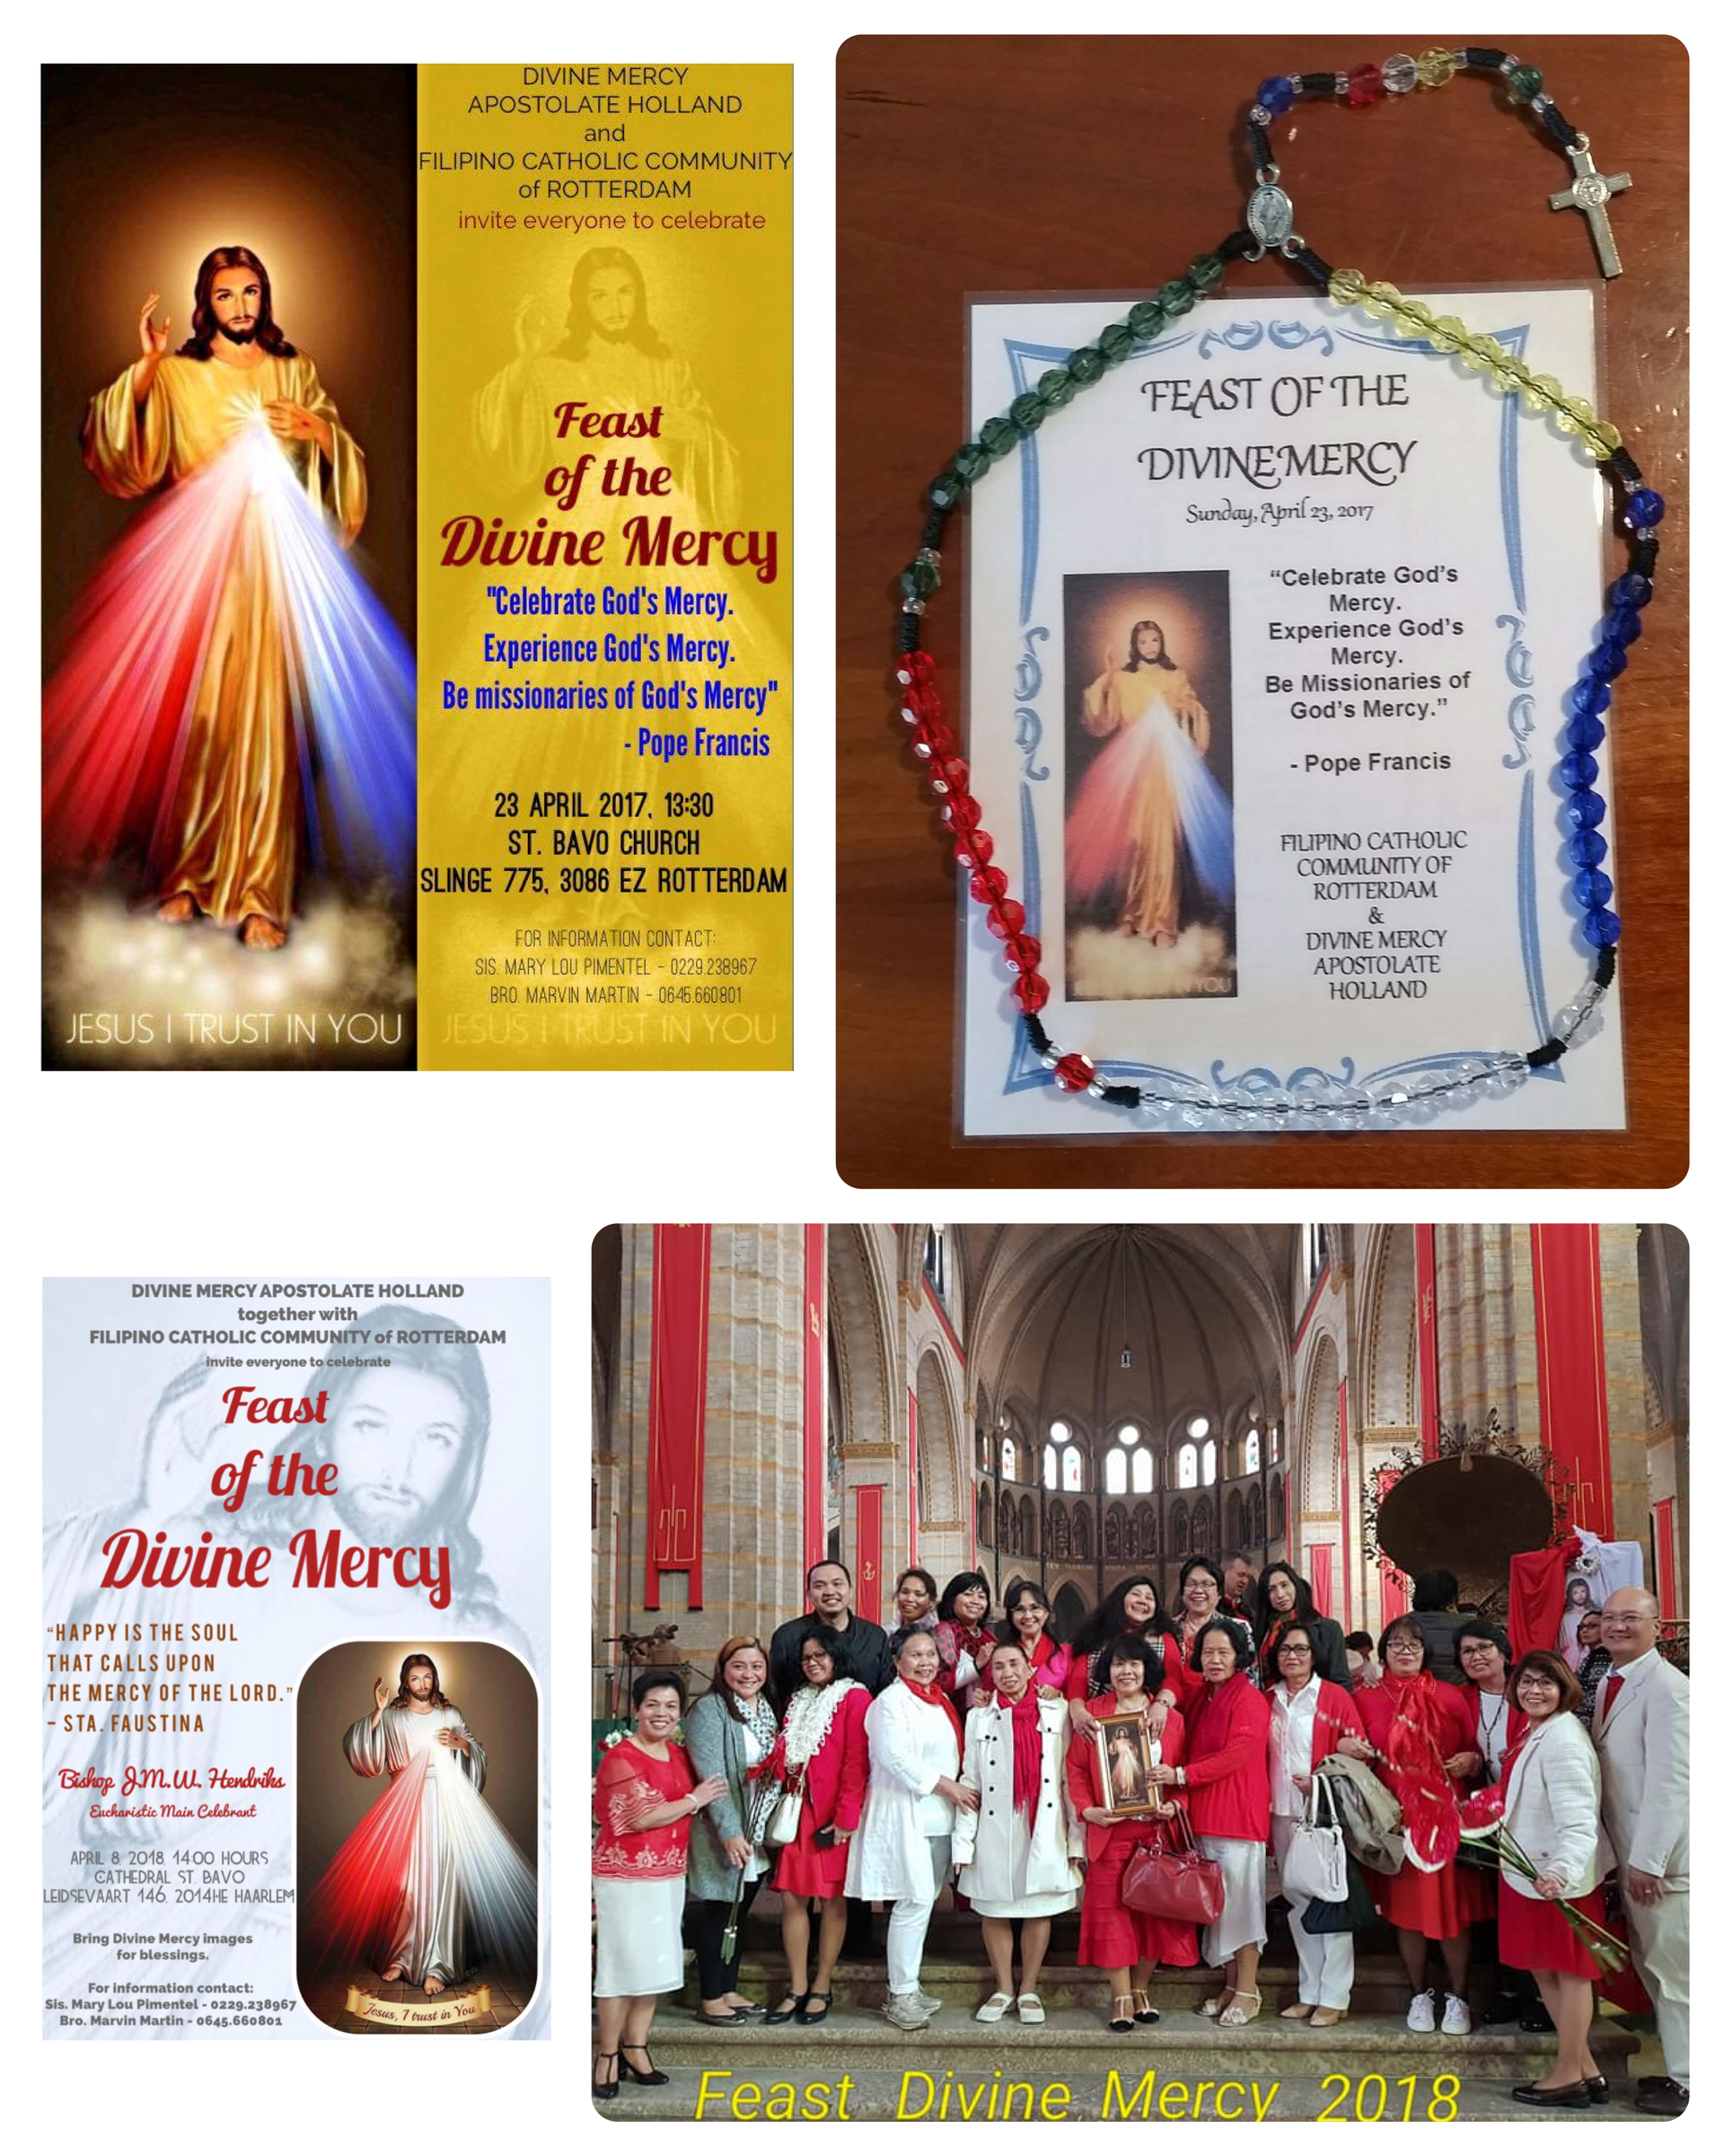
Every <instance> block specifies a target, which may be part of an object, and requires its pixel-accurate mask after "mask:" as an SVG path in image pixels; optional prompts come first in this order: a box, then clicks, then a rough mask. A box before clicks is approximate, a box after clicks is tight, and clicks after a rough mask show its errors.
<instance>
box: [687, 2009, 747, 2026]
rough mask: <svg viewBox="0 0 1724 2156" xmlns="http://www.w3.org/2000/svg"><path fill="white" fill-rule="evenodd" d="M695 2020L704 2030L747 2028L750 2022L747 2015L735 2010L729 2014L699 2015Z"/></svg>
mask: <svg viewBox="0 0 1724 2156" xmlns="http://www.w3.org/2000/svg"><path fill="white" fill-rule="evenodd" d="M694 2018H695V2020H697V2021H698V2022H699V2024H700V2026H701V2028H747V2026H748V2022H749V2016H748V2015H747V2014H739V2013H737V2012H735V2011H734V2010H733V2011H731V2012H730V2013H727V2014H700V2013H698V2014H696V2015H695V2017H694Z"/></svg>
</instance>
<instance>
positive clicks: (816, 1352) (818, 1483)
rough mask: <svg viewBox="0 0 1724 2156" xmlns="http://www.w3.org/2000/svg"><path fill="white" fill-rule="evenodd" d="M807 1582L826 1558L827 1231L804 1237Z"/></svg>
mask: <svg viewBox="0 0 1724 2156" xmlns="http://www.w3.org/2000/svg"><path fill="white" fill-rule="evenodd" d="M802 1305H803V1316H802V1576H803V1578H804V1580H806V1579H807V1577H808V1574H809V1573H810V1571H813V1569H814V1566H815V1565H817V1564H818V1563H819V1562H821V1560H822V1558H823V1557H824V1556H825V1554H826V1228H825V1224H824V1222H822V1223H821V1224H820V1225H818V1226H814V1225H810V1226H809V1227H807V1228H804V1229H803V1231H802Z"/></svg>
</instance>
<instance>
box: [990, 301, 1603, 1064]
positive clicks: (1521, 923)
mask: <svg viewBox="0 0 1724 2156" xmlns="http://www.w3.org/2000/svg"><path fill="white" fill-rule="evenodd" d="M1529 330H1530V325H1528V324H1526V323H1524V322H1523V323H1522V324H1521V325H1520V326H1519V327H1518V328H1516V329H1511V330H1497V331H1495V332H1494V334H1495V336H1496V339H1497V341H1498V342H1499V343H1500V345H1501V346H1502V348H1503V349H1504V350H1505V351H1507V352H1511V353H1513V354H1514V355H1515V356H1516V357H1517V358H1520V357H1524V356H1525V355H1526V342H1527V338H1528V335H1529ZM1265 338H1267V339H1268V340H1269V342H1270V343H1271V344H1272V345H1274V346H1275V347H1277V348H1279V349H1280V350H1282V351H1293V350H1297V349H1298V348H1300V347H1302V346H1305V345H1307V344H1320V345H1321V347H1322V348H1323V350H1324V352H1325V353H1333V350H1334V347H1335V342H1336V340H1337V339H1339V340H1341V341H1342V342H1345V343H1349V344H1356V345H1366V346H1368V347H1370V348H1373V349H1375V350H1378V351H1384V350H1387V351H1393V352H1395V353H1403V354H1405V353H1410V354H1412V355H1414V356H1423V357H1425V358H1427V359H1447V358H1450V357H1452V356H1453V355H1451V354H1447V353H1442V352H1438V350H1437V348H1435V346H1433V345H1431V344H1429V343H1427V342H1426V341H1425V340H1424V339H1416V338H1415V339H1403V338H1399V337H1394V336H1391V335H1390V334H1389V333H1388V332H1386V331H1381V330H1379V331H1377V332H1375V333H1368V332H1365V331H1362V330H1350V329H1347V328H1344V327H1342V326H1341V324H1340V323H1338V322H1321V321H1320V322H1316V323H1307V322H1302V321H1268V320H1265V321H1233V322H1230V323H1228V324H1227V327H1226V328H1225V329H1218V330H1215V329H1212V330H1204V331H1203V332H1202V334H1201V338H1200V336H1199V333H1198V332H1197V331H1196V330H1183V331H1182V332H1180V334H1178V335H1177V336H1174V337H1161V338H1157V339H1154V340H1153V341H1152V342H1150V343H1147V344H1146V343H1139V344H1136V345H1134V346H1133V347H1132V348H1131V350H1130V353H1129V354H1128V355H1127V357H1128V358H1130V359H1139V358H1142V357H1143V356H1145V355H1146V354H1148V353H1151V352H1154V353H1156V354H1157V355H1160V354H1163V353H1167V352H1172V351H1175V350H1177V349H1178V348H1180V347H1181V346H1183V345H1189V344H1192V343H1195V344H1196V346H1197V356H1198V357H1200V358H1205V359H1207V358H1208V357H1209V356H1210V355H1211V353H1213V352H1214V351H1215V350H1217V349H1218V348H1223V349H1226V350H1227V351H1229V352H1244V351H1250V350H1253V349H1254V348H1255V347H1256V346H1258V345H1259V344H1261V343H1262V341H1263V340H1264V339H1265ZM1074 349H1076V348H1075V347H1072V346H1068V345H1049V344H1029V343H1025V342H1023V341H1021V340H1019V339H1016V338H1010V337H1008V338H1007V339H1004V340H1003V350H1004V353H1005V356H1006V360H1007V365H1008V367H1009V368H1010V371H1011V379H1012V395H1013V396H1014V397H1015V398H1016V397H1019V396H1022V395H1023V394H1024V392H1025V391H1026V390H1028V389H1029V388H1030V386H1031V379H1032V378H1031V374H1030V370H1031V368H1032V367H1034V369H1035V370H1036V372H1037V373H1038V374H1039V373H1040V372H1041V370H1042V368H1044V367H1050V366H1064V365H1067V364H1068V363H1069V360H1070V358H1071V355H1072V352H1073V350H1074ZM1516 422H1517V405H1516V400H1514V399H1513V398H1512V397H1505V398H1503V400H1502V420H1501V427H1500V436H1499V442H1498V453H1497V484H1498V509H1499V513H1500V518H1501V524H1502V543H1503V553H1504V558H1505V562H1506V567H1507V569H1508V587H1509V592H1510V594H1511V596H1512V599H1513V603H1514V612H1511V613H1510V612H1505V613H1501V614H1499V615H1498V617H1497V627H1498V628H1499V629H1506V630H1507V631H1508V639H1509V640H1508V648H1507V650H1506V651H1505V653H1504V655H1503V668H1504V673H1505V676H1506V678H1507V681H1508V686H1509V688H1510V690H1511V691H1512V693H1511V695H1510V698H1509V701H1508V708H1507V713H1506V717H1507V724H1508V734H1509V738H1510V741H1511V742H1512V744H1513V750H1512V752H1511V753H1509V754H1506V755H1505V756H1504V757H1503V759H1502V761H1503V765H1504V768H1505V769H1506V770H1510V771H1515V770H1518V771H1520V772H1521V773H1522V778H1521V797H1520V807H1519V814H1518V817H1517V837H1516V846H1515V902H1516V914H1517V928H1518V932H1519V943H1520V956H1521V967H1522V972H1523V973H1524V975H1525V979H1526V1001H1527V1010H1528V1016H1529V1018H1530V1021H1531V1024H1532V1026H1533V1029H1534V1037H1535V1038H1536V1039H1538V1040H1544V1038H1545V1037H1546V1036H1547V1034H1549V1032H1550V1018H1549V1009H1548V1006H1547V1003H1546V1000H1545V993H1544V959H1543V952H1542V948H1541V942H1540V935H1539V927H1538V891H1537V882H1536V875H1535V867H1536V841H1537V833H1536V828H1535V827H1536V814H1535V810H1536V800H1535V792H1534V786H1533V771H1532V769H1531V758H1530V756H1529V754H1528V752H1527V747H1526V744H1527V743H1528V741H1529V740H1530V739H1531V737H1532V736H1533V735H1534V734H1535V732H1536V731H1537V720H1536V700H1535V696H1534V695H1533V692H1532V691H1533V656H1532V652H1531V649H1530V647H1528V646H1527V645H1526V642H1525V640H1524V638H1523V637H1522V634H1521V632H1522V630H1523V629H1525V627H1526V562H1525V557H1524V554H1523V550H1522V544H1521V513H1520V465H1519V432H1518V428H1517V423H1516ZM1018 461H1019V466H1020V492H1021V503H1022V509H1021V519H1022V521H1021V530H1022V568H1021V572H1020V575H1019V579H1018V626H1019V630H1020V634H1021V649H1020V651H1019V653H1018V655H1017V656H1016V660H1015V662H1014V664H1015V675H1016V678H1015V682H1014V691H1015V697H1014V739H1015V742H1016V747H1017V749H1018V752H1019V753H1020V754H1021V755H1022V757H1023V759H1024V768H1023V770H1022V772H1021V774H1020V777H1019V780H1018V812H1019V819H1020V823H1021V826H1022V832H1023V847H1024V871H1023V880H1022V890H1023V905H1024V911H1025V916H1026V919H1027V927H1028V928H1029V931H1030V932H1031V933H1032V934H1034V935H1040V934H1041V929H1040V926H1039V924H1040V921H1041V914H1042V860H1041V847H1040V840H1039V838H1038V834H1037V831H1036V815H1035V795H1034V791H1033V789H1034V788H1035V787H1036V786H1039V785H1041V784H1042V782H1043V781H1045V780H1046V779H1048V778H1049V777H1050V776H1051V772H1050V767H1049V766H1048V765H1046V764H1045V763H1040V764H1039V763H1038V761H1037V757H1038V753H1039V751H1040V749H1041V745H1042V740H1043V739H1044V737H1045V735H1046V725H1045V722H1044V721H1043V719H1042V714H1041V712H1040V710H1039V709H1038V708H1037V704H1038V700H1039V699H1040V697H1041V694H1042V688H1043V686H1044V684H1045V675H1044V673H1043V669H1042V662H1041V656H1040V654H1039V651H1038V649H1037V647H1038V646H1040V645H1042V644H1044V643H1045V642H1046V641H1047V640H1048V638H1049V636H1050V634H1051V631H1050V630H1049V629H1048V628H1047V627H1046V625H1045V624H1044V623H1040V622H1033V621H1032V620H1031V615H1032V612H1034V603H1035V583H1036V576H1037V573H1038V570H1039V568H1040V560H1041V545H1042V468H1041V459H1040V454H1039V451H1038V444H1037V437H1036V436H1035V435H1034V434H1030V435H1026V436H1025V437H1024V441H1023V444H1022V447H1021V450H1020V453H1019V460H1018ZM980 947H981V946H977V948H978V949H980ZM988 947H989V948H990V951H991V939H988ZM1010 1039H1011V1050H1010V1052H1009V1054H1008V1056H1007V1067H1006V1073H1005V1083H1004V1085H1003V1087H1002V1088H1001V1090H1002V1092H1004V1093H1006V1094H1013V1093H1022V1092H1025V1091H1026V1090H1027V1089H1029V1088H1030V1087H1037V1086H1047V1085H1051V1083H1052V1079H1051V1076H1050V1074H1049V1073H1048V1072H1047V1071H1046V1070H1044V1069H1042V1060H1041V1058H1040V1057H1039V1056H1038V1055H1037V1054H1036V1053H1035V1052H1034V1049H1033V1048H1032V1047H1031V1045H1030V1041H1029V1036H1028V1034H1026V1033H1025V1029H1024V1027H1023V1026H1022V1025H1014V1026H1013V1027H1012V1029H1011V1034H1010ZM1495 1046H1496V1047H1500V1043H1496V1044H1495ZM1491 1052H1494V1049H1483V1048H1475V1049H1456V1050H1451V1051H1448V1052H1445V1053H1443V1054H1441V1055H1435V1056H1421V1057H1412V1058H1410V1059H1409V1060H1406V1061H1404V1062H1400V1063H1387V1064H1385V1065H1383V1066H1382V1067H1381V1068H1380V1069H1376V1070H1368V1071H1366V1072H1364V1073H1363V1074H1362V1075H1361V1074H1360V1072H1359V1064H1358V1060H1357V1059H1356V1058H1355V1057H1353V1056H1350V1055H1341V1056H1337V1057H1336V1058H1335V1059H1334V1068H1333V1069H1326V1068H1324V1067H1323V1066H1319V1065H1315V1064H1302V1065H1300V1066H1299V1068H1298V1069H1294V1070H1289V1071H1288V1072H1287V1073H1286V1074H1285V1075H1282V1074H1280V1073H1278V1072H1276V1071H1272V1070H1270V1069H1266V1068H1264V1067H1262V1066H1254V1067H1253V1068H1251V1069H1245V1070H1239V1071H1228V1070H1227V1069H1226V1068H1225V1066H1224V1065H1223V1064H1222V1063H1221V1062H1219V1061H1217V1062H1214V1063H1212V1064H1210V1066H1209V1070H1208V1072H1207V1073H1205V1074H1204V1075H1202V1076H1201V1077H1200V1076H1199V1075H1198V1074H1197V1073H1195V1072H1192V1071H1189V1070H1181V1069H1176V1068H1175V1067H1174V1066H1173V1065H1172V1064H1165V1063H1131V1062H1122V1061H1120V1060H1118V1059H1117V1058H1114V1057H1112V1056H1110V1057H1108V1058H1107V1059H1106V1068H1107V1074H1108V1076H1109V1077H1110V1078H1126V1079H1137V1080H1139V1081H1140V1082H1142V1081H1148V1080H1154V1081H1157V1082H1158V1083H1162V1084H1179V1083H1183V1084H1187V1085H1209V1086H1214V1087H1221V1086H1239V1087H1245V1088H1247V1089H1249V1090H1251V1091H1253V1092H1257V1091H1267V1090H1269V1089H1271V1088H1273V1087H1295V1086H1297V1085H1298V1084H1299V1082H1300V1081H1301V1080H1302V1079H1306V1078H1316V1077H1323V1078H1328V1079H1329V1080H1330V1081H1331V1082H1332V1083H1333V1084H1335V1085H1344V1086H1357V1085H1363V1084H1365V1083H1368V1081H1369V1080H1370V1079H1372V1078H1404V1077H1412V1076H1414V1075H1419V1074H1423V1073H1426V1072H1442V1071H1447V1070H1449V1069H1452V1068H1453V1067H1454V1066H1456V1064H1458V1063H1461V1062H1463V1061H1465V1060H1467V1059H1469V1058H1474V1059H1476V1058H1478V1057H1480V1056H1483V1055H1486V1054H1489V1053H1491ZM1533 1075H1534V1076H1535V1077H1536V1078H1541V1079H1544V1080H1545V1081H1546V1082H1547V1083H1554V1084H1556V1085H1561V1084H1562V1083H1563V1082H1564V1080H1563V1076H1562V1069H1561V1064H1560V1063H1553V1064H1550V1065H1548V1066H1546V1067H1544V1068H1543V1069H1539V1070H1537V1071H1535V1073H1534V1074H1533Z"/></svg>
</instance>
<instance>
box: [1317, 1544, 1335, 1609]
mask: <svg viewBox="0 0 1724 2156" xmlns="http://www.w3.org/2000/svg"><path fill="white" fill-rule="evenodd" d="M1334 1563H1335V1551H1334V1544H1333V1543H1327V1542H1320V1543H1318V1544H1317V1545H1316V1547H1315V1549H1314V1550H1313V1551H1312V1553H1311V1600H1312V1602H1313V1604H1314V1605H1315V1608H1316V1613H1317V1615H1318V1616H1320V1617H1326V1616H1327V1615H1329V1597H1330V1594H1331V1592H1332V1590H1333V1584H1334Z"/></svg>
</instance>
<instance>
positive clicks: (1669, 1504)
mask: <svg viewBox="0 0 1724 2156" xmlns="http://www.w3.org/2000/svg"><path fill="white" fill-rule="evenodd" d="M1652 1567H1653V1571H1652V1584H1653V1586H1654V1587H1655V1588H1656V1589H1657V1590H1658V1608H1659V1610H1660V1611H1661V1612H1662V1613H1663V1615H1665V1616H1667V1617H1675V1616H1679V1615H1681V1613H1682V1604H1681V1601H1680V1599H1679V1597H1678V1594H1677V1587H1676V1499H1675V1498H1673V1497H1661V1498H1660V1499H1659V1500H1658V1503H1657V1504H1656V1505H1654V1506H1653V1508H1652Z"/></svg>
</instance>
